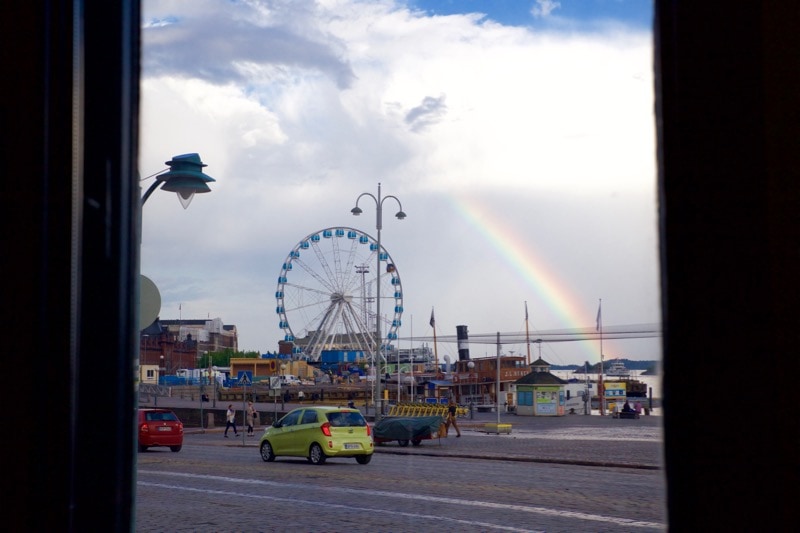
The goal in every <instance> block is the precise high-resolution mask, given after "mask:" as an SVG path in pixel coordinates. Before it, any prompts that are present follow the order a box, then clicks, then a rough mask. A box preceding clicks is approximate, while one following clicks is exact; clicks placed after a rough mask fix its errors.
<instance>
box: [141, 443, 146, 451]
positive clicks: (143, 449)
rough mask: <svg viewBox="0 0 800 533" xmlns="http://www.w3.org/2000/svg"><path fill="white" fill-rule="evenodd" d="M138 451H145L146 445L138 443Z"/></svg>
mask: <svg viewBox="0 0 800 533" xmlns="http://www.w3.org/2000/svg"><path fill="white" fill-rule="evenodd" d="M139 451H140V452H146V451H147V446H142V445H141V444H140V445H139Z"/></svg>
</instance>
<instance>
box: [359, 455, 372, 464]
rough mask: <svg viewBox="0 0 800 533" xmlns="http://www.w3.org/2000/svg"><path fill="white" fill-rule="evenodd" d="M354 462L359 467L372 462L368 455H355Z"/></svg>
mask: <svg viewBox="0 0 800 533" xmlns="http://www.w3.org/2000/svg"><path fill="white" fill-rule="evenodd" d="M356 461H357V462H358V464H360V465H367V464H369V462H370V461H372V454H369V455H356Z"/></svg>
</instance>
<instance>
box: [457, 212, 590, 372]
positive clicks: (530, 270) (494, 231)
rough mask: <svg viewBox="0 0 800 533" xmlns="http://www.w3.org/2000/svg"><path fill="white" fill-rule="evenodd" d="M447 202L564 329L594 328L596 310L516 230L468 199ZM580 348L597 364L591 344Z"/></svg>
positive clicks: (585, 344)
mask: <svg viewBox="0 0 800 533" xmlns="http://www.w3.org/2000/svg"><path fill="white" fill-rule="evenodd" d="M451 198H452V203H453V205H454V207H455V210H456V211H457V212H458V213H459V214H460V215H461V217H462V218H463V219H464V220H465V221H466V222H467V223H469V224H470V225H471V226H472V227H473V228H474V229H475V230H476V231H477V233H478V234H480V235H481V236H483V237H484V238H485V239H486V243H487V244H488V245H489V246H491V247H493V248H494V249H495V250H497V252H498V253H499V254H500V255H501V256H502V257H504V258H505V260H506V261H507V262H508V264H509V265H511V266H512V267H513V269H514V270H516V272H517V273H518V274H519V276H520V278H522V280H523V281H524V282H525V284H527V285H528V286H529V287H531V288H532V289H533V291H534V294H535V296H536V297H537V298H538V299H539V300H540V301H542V302H545V305H546V306H547V307H548V308H549V309H550V310H551V311H552V312H553V314H554V315H555V316H556V317H557V318H558V319H560V320H561V321H562V322H564V324H565V328H587V327H589V326H590V325H591V326H594V325H595V317H596V313H597V310H596V309H594V310H590V309H588V308H587V307H586V305H585V303H584V302H583V299H582V298H578V297H577V296H576V295H575V294H573V293H572V290H571V289H570V287H569V286H568V285H567V284H566V283H565V282H564V280H562V279H560V278H559V277H558V275H557V274H556V272H554V271H553V269H552V268H551V267H550V266H549V265H548V264H547V262H546V261H545V260H544V259H543V258H542V257H540V256H537V255H536V254H535V251H534V250H533V247H532V245H531V242H530V240H529V239H525V238H523V235H522V234H521V233H520V231H519V230H518V229H517V228H515V227H513V226H509V225H508V224H505V223H504V222H503V221H502V220H500V219H499V218H498V217H497V216H496V215H495V214H494V213H492V212H491V211H489V210H487V209H485V208H484V207H483V206H482V205H480V204H479V203H478V202H476V201H475V200H474V199H472V198H468V197H466V196H461V197H458V198H455V197H451ZM582 344H583V345H584V346H585V350H586V353H587V355H588V356H589V360H599V352H598V347H597V346H594V345H592V344H591V343H582ZM604 351H605V350H604Z"/></svg>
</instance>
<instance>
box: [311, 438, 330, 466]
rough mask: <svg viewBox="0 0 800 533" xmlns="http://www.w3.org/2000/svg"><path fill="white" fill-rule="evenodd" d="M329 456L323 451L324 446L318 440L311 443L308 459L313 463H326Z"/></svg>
mask: <svg viewBox="0 0 800 533" xmlns="http://www.w3.org/2000/svg"><path fill="white" fill-rule="evenodd" d="M327 458H328V457H327V456H326V455H325V452H323V451H322V446H320V445H319V444H317V443H316V442H315V443H313V444H312V445H311V448H310V449H309V450H308V461H309V462H310V463H311V464H312V465H321V464H324V463H325V459H327Z"/></svg>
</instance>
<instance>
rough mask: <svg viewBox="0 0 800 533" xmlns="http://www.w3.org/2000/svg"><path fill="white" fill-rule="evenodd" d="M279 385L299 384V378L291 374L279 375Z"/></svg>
mask: <svg viewBox="0 0 800 533" xmlns="http://www.w3.org/2000/svg"><path fill="white" fill-rule="evenodd" d="M281 385H300V378H298V377H297V376H295V375H292V374H284V375H282V376H281Z"/></svg>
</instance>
